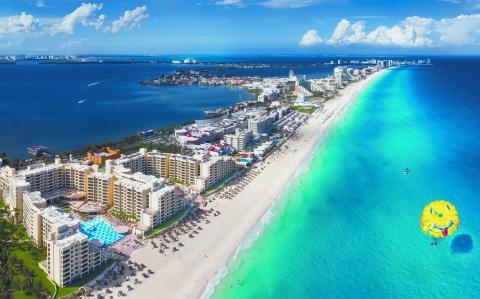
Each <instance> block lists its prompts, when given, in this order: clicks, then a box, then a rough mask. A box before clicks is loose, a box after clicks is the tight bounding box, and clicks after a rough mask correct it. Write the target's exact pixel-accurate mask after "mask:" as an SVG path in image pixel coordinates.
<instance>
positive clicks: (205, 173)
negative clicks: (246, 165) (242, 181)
mask: <svg viewBox="0 0 480 299" xmlns="http://www.w3.org/2000/svg"><path fill="white" fill-rule="evenodd" d="M235 171H236V163H235V160H233V159H232V158H231V157H226V156H215V157H210V158H209V159H208V160H205V161H202V164H201V165H200V175H199V177H198V178H197V179H196V180H195V189H196V190H197V191H200V192H203V191H205V190H207V189H209V188H210V187H212V186H213V185H215V184H216V183H218V182H220V181H222V180H223V179H224V178H227V177H228V176H230V175H231V174H233V173H234V172H235Z"/></svg>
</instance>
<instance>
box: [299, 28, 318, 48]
mask: <svg viewBox="0 0 480 299" xmlns="http://www.w3.org/2000/svg"><path fill="white" fill-rule="evenodd" d="M322 42H323V40H322V39H321V38H320V36H318V32H317V30H315V29H310V30H308V31H307V32H305V34H304V35H303V36H302V40H301V41H300V45H301V46H304V47H308V46H313V45H316V44H320V43H322Z"/></svg>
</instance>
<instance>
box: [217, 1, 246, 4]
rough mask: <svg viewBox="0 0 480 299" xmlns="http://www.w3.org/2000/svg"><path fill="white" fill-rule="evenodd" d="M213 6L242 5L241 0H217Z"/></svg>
mask: <svg viewBox="0 0 480 299" xmlns="http://www.w3.org/2000/svg"><path fill="white" fill-rule="evenodd" d="M214 4H215V5H243V2H242V0H218V1H215V2H214Z"/></svg>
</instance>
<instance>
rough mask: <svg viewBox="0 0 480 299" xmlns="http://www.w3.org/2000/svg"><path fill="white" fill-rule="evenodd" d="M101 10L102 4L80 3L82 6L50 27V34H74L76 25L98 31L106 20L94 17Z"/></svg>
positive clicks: (102, 17) (101, 16) (101, 17)
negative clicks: (93, 28)
mask: <svg viewBox="0 0 480 299" xmlns="http://www.w3.org/2000/svg"><path fill="white" fill-rule="evenodd" d="M102 8H103V4H101V3H100V4H94V3H82V5H80V6H79V7H78V8H77V9H75V10H74V11H73V12H71V13H69V14H68V15H66V16H65V17H63V18H62V19H61V21H60V22H58V23H55V24H54V25H53V26H51V27H50V29H49V31H50V34H51V35H57V34H59V33H64V34H73V33H74V32H75V26H77V25H82V26H92V27H95V28H96V29H97V30H98V29H100V28H101V27H102V25H103V22H104V21H105V18H106V16H105V15H99V16H98V17H97V16H96V13H97V12H98V11H100V10H102Z"/></svg>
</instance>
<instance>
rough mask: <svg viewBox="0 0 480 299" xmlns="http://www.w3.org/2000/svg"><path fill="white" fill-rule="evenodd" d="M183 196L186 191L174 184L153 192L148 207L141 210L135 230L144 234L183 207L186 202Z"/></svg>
mask: <svg viewBox="0 0 480 299" xmlns="http://www.w3.org/2000/svg"><path fill="white" fill-rule="evenodd" d="M185 196H186V191H185V190H184V189H183V188H182V187H180V186H174V185H170V186H166V187H164V188H161V189H159V190H157V191H155V192H153V193H152V194H151V195H150V197H149V203H148V208H147V209H145V210H144V211H143V213H142V217H141V219H140V222H139V223H138V225H137V227H136V229H137V232H138V233H139V234H144V233H145V232H147V231H149V230H151V229H153V228H154V227H156V226H159V225H160V224H162V223H163V222H165V220H167V219H168V218H170V217H172V216H173V215H175V214H176V213H177V212H179V211H181V210H182V209H184V208H185V207H186V206H187V204H188V201H187V200H186V197H185Z"/></svg>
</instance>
